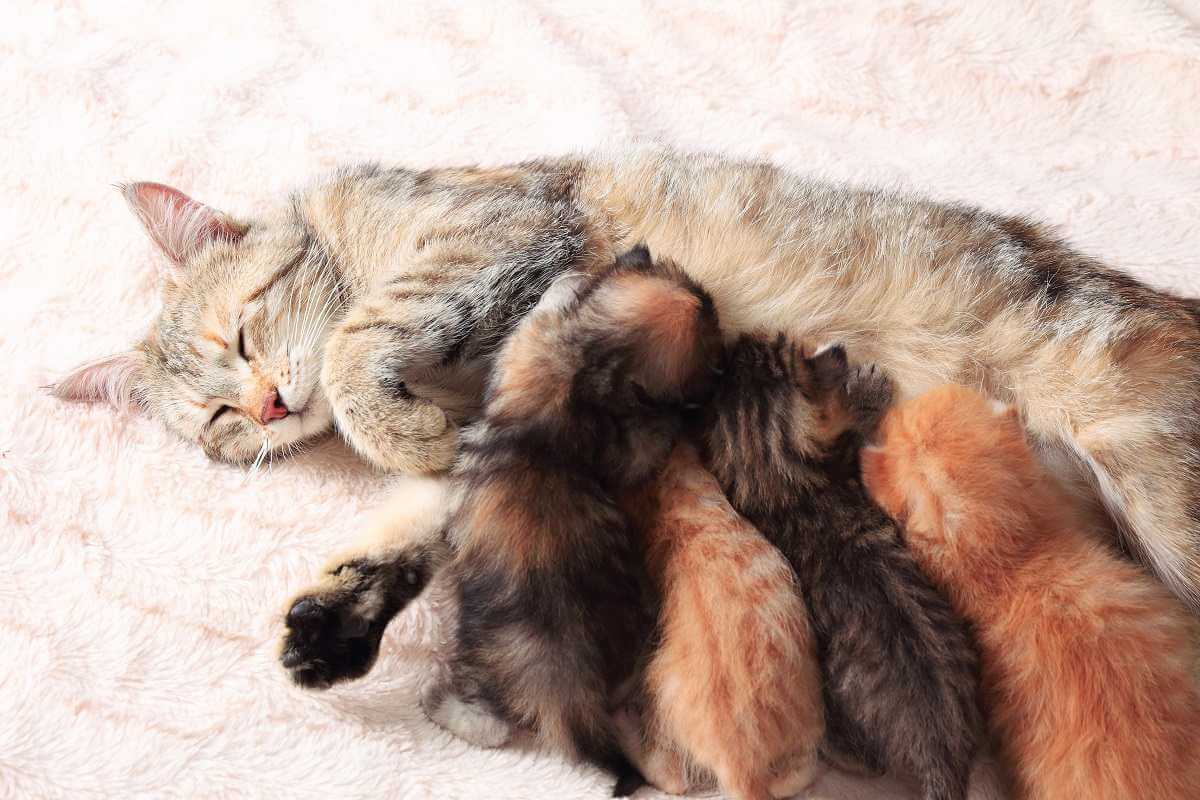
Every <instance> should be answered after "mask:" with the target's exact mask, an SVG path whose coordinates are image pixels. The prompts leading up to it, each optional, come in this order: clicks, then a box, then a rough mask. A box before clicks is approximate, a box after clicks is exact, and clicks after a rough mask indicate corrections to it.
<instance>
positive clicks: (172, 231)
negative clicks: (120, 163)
mask: <svg viewBox="0 0 1200 800" xmlns="http://www.w3.org/2000/svg"><path fill="white" fill-rule="evenodd" d="M121 193H122V194H124V195H125V200H126V201H128V203H129V207H130V208H131V209H133V213H134V214H135V215H136V216H137V218H138V220H139V221H140V222H141V223H142V226H143V227H144V228H145V229H146V233H148V234H149V235H150V238H151V239H153V240H154V243H155V244H157V245H158V247H159V249H160V250H162V251H163V253H165V254H166V256H167V258H169V259H171V261H172V262H173V263H175V264H176V265H182V264H184V263H185V262H186V261H187V259H188V258H189V257H190V256H191V255H192V254H194V253H196V252H197V251H199V250H200V249H202V248H203V247H204V246H205V245H207V244H208V243H209V242H212V241H215V240H222V241H226V242H236V241H237V240H238V239H240V238H242V236H243V235H244V234H245V233H246V226H245V225H243V224H241V223H239V222H235V221H234V220H232V219H230V218H229V216H227V215H226V214H223V213H221V212H220V211H217V210H216V209H215V208H210V207H209V206H206V205H204V203H201V202H199V201H197V200H193V199H192V198H190V197H188V196H187V195H186V194H184V193H183V192H181V191H179V190H178V189H175V188H173V187H171V186H166V185H164V184H161V183H146V182H139V183H130V184H125V185H124V186H122V187H121Z"/></svg>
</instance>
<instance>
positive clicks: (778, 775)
mask: <svg viewBox="0 0 1200 800" xmlns="http://www.w3.org/2000/svg"><path fill="white" fill-rule="evenodd" d="M771 772H772V773H773V775H774V778H773V780H772V781H771V787H770V788H771V796H772V797H776V798H783V797H794V796H796V795H798V794H800V793H801V792H803V791H804V790H805V789H807V788H808V787H809V786H812V785H813V782H814V781H816V779H817V776H818V775H819V774H820V772H821V764H820V758H819V757H818V756H817V754H816V753H814V752H805V753H794V754H792V755H790V756H785V757H783V758H781V759H779V761H777V762H776V763H775V764H773V765H772V768H771Z"/></svg>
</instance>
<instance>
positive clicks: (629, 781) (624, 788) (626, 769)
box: [612, 756, 646, 797]
mask: <svg viewBox="0 0 1200 800" xmlns="http://www.w3.org/2000/svg"><path fill="white" fill-rule="evenodd" d="M620 760H621V761H623V762H624V764H623V765H622V766H617V767H615V768H614V770H613V771H614V772H616V774H617V782H616V783H615V784H613V790H612V796H613V797H629V795H631V794H633V793H634V792H636V791H637V790H638V789H640V788H642V787H643V786H645V785H646V779H645V778H643V777H642V773H640V772H638V768H637V767H635V766H634V765H633V764H632V763H630V761H629V759H627V758H625V757H624V756H621V759H620Z"/></svg>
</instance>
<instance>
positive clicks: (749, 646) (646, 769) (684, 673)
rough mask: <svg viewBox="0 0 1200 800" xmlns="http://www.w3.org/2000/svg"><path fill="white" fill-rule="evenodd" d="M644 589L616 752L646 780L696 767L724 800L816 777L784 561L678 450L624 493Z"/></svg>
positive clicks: (671, 786)
mask: <svg viewBox="0 0 1200 800" xmlns="http://www.w3.org/2000/svg"><path fill="white" fill-rule="evenodd" d="M627 507H629V508H630V516H631V518H632V519H634V520H636V522H637V524H638V525H639V526H640V527H641V528H642V530H643V532H644V536H645V537H646V548H647V555H646V558H647V564H648V567H649V572H650V575H651V577H652V579H653V580H654V582H655V585H656V586H657V588H658V590H659V592H660V595H661V598H662V607H661V610H660V612H659V621H658V638H657V645H656V647H655V649H654V652H653V654H652V655H651V657H650V660H649V663H648V665H647V667H646V671H645V677H644V688H643V692H644V697H643V698H642V700H641V703H640V706H641V707H640V708H639V709H638V710H639V712H640V717H641V718H640V720H639V719H636V718H628V719H626V721H625V724H626V726H627V727H626V728H625V730H624V731H623V732H624V734H625V739H626V742H627V745H626V747H627V751H628V752H629V753H630V756H631V758H632V759H633V761H634V763H635V764H637V765H638V767H639V768H640V769H641V771H642V774H643V775H645V776H646V779H647V780H649V781H650V782H651V783H652V784H654V785H655V786H658V787H659V788H661V789H665V790H668V791H671V792H673V793H676V794H682V793H684V792H685V791H687V790H688V789H689V788H690V787H691V786H693V785H695V784H696V783H697V782H699V781H701V780H703V779H704V778H705V777H706V776H707V775H710V774H711V775H715V776H716V778H717V781H718V782H719V783H720V785H721V787H722V788H723V789H724V790H725V791H726V792H728V793H729V794H730V795H732V796H733V797H734V798H737V800H770V798H772V797H791V796H793V795H795V794H797V793H799V792H801V791H802V790H804V789H805V788H807V787H808V786H809V785H810V784H811V783H812V782H813V780H814V779H815V778H816V776H817V773H818V768H817V749H818V746H819V744H820V742H821V740H822V738H823V737H824V733H825V719H824V710H823V708H822V701H821V675H820V670H819V668H818V666H817V660H816V648H815V642H814V639H813V634H812V630H811V626H810V624H809V620H808V610H807V609H806V608H805V607H804V602H803V600H802V599H801V597H800V589H799V587H798V586H797V585H796V578H795V575H794V574H793V572H792V568H791V566H790V565H789V564H788V562H787V561H786V560H785V559H784V558H783V556H782V555H780V553H779V551H778V550H777V549H776V548H775V547H773V546H772V545H771V544H770V543H769V542H768V541H767V540H766V539H764V538H763V536H762V534H760V533H759V532H758V531H756V530H755V529H754V526H752V525H751V524H750V523H749V522H747V521H746V520H745V519H744V518H742V517H741V516H740V515H738V514H737V512H735V511H734V510H733V508H731V507H730V505H729V503H728V501H726V499H725V495H724V494H723V493H722V492H721V487H720V486H719V485H717V482H716V479H715V478H713V476H712V475H711V474H710V473H709V472H708V471H707V470H705V469H704V467H703V466H702V465H701V463H700V460H699V458H698V456H697V454H696V452H695V450H694V449H693V448H692V447H691V446H689V445H680V446H679V447H678V448H676V450H675V452H674V453H673V454H672V456H671V460H670V461H669V462H668V463H667V466H666V467H665V468H664V470H663V471H662V472H661V473H660V474H659V476H658V477H657V478H655V480H654V481H653V482H652V483H651V484H650V486H649V487H647V488H646V489H644V490H642V491H641V492H640V493H639V494H638V495H637V496H636V497H634V498H632V499H631V500H630V501H628V505H627Z"/></svg>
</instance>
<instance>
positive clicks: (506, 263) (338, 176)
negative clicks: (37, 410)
mask: <svg viewBox="0 0 1200 800" xmlns="http://www.w3.org/2000/svg"><path fill="white" fill-rule="evenodd" d="M125 194H126V197H127V199H128V200H129V202H130V203H131V205H132V207H133V208H134V210H135V212H136V213H137V215H138V217H139V218H140V219H141V220H142V222H143V223H144V225H145V226H146V228H147V230H148V231H149V233H150V234H151V236H152V237H153V238H154V240H155V241H156V242H157V243H158V244H159V245H160V247H161V248H162V250H163V251H164V252H165V253H166V254H167V257H168V258H169V260H170V261H171V263H172V267H171V269H170V270H169V273H168V275H167V277H166V280H165V283H164V289H163V311H162V316H161V318H160V319H159V321H158V322H157V323H156V324H155V326H154V327H153V329H152V330H151V331H150V332H149V333H148V334H147V336H146V337H145V338H144V339H143V340H142V341H140V342H139V343H138V344H137V345H136V346H135V347H133V348H132V349H131V350H130V351H128V352H125V353H121V354H118V355H115V356H112V357H109V358H105V359H101V360H99V361H96V362H92V363H90V364H88V365H85V366H84V367H81V368H80V369H78V370H76V371H75V372H73V373H72V374H70V375H67V376H66V377H65V378H63V379H62V380H61V381H60V382H59V383H58V384H57V385H56V386H55V387H54V391H55V393H56V394H57V395H58V396H60V397H64V398H72V399H81V400H107V401H110V402H113V403H117V404H126V403H133V404H134V405H135V406H137V407H139V408H143V409H145V410H146V411H148V412H149V413H151V414H152V415H154V416H155V417H157V418H159V419H161V420H163V421H164V422H165V423H166V424H167V425H168V427H170V428H171V429H172V430H174V431H176V432H177V433H179V434H180V435H181V436H182V437H183V438H185V439H186V440H188V441H191V442H196V443H198V444H200V445H201V446H202V447H204V449H205V451H206V452H207V453H209V454H210V455H212V456H214V457H218V458H223V459H227V460H232V461H248V460H250V459H252V458H254V457H255V456H256V455H257V454H260V453H261V454H262V455H263V456H268V455H273V454H276V453H282V452H285V451H286V450H287V449H289V448H291V447H293V446H294V445H295V444H296V443H297V442H300V441H303V440H306V439H308V438H311V437H313V436H316V435H319V434H321V433H323V432H325V431H327V430H329V429H330V428H331V427H333V426H336V428H337V430H338V431H339V432H340V433H341V434H342V435H343V436H344V437H345V438H346V440H347V441H348V442H349V443H350V444H351V445H352V446H353V447H354V448H355V450H357V451H358V452H359V453H361V454H362V455H363V456H364V457H365V458H367V459H369V460H370V461H372V462H373V463H375V464H377V465H379V466H380V467H382V468H385V469H392V470H404V471H410V472H412V471H434V470H441V469H445V468H446V467H448V466H449V464H450V463H451V461H452V460H453V458H454V453H455V444H456V441H457V432H456V431H457V426H458V425H459V424H461V423H462V422H464V421H465V420H469V419H470V418H472V417H473V416H474V415H475V414H476V413H477V407H478V404H479V400H480V392H481V386H482V383H481V381H482V377H483V375H484V374H485V370H486V366H487V362H488V361H489V360H490V358H491V357H492V355H493V354H494V353H495V350H496V348H497V347H498V346H499V343H500V342H501V341H502V339H503V337H504V336H505V335H506V334H507V333H508V332H509V331H511V330H512V328H513V326H514V325H515V324H516V322H517V320H518V319H519V318H520V317H521V316H522V315H523V314H524V313H525V312H526V311H528V309H530V308H531V307H532V306H533V305H534V304H535V303H536V301H537V298H538V297H539V295H540V294H541V292H542V291H544V290H545V288H546V287H547V286H548V285H549V284H550V282H551V281H552V280H553V279H554V278H555V277H556V276H558V275H561V274H563V273H565V272H569V271H573V270H574V271H580V272H585V273H589V274H594V273H597V272H599V271H600V270H602V269H604V268H605V267H607V265H609V264H610V263H611V262H612V259H613V257H614V255H615V254H616V253H618V252H621V251H623V250H625V249H626V248H628V247H629V246H630V244H631V243H633V242H637V241H644V242H646V243H647V244H648V245H649V247H650V249H651V250H652V252H654V253H655V254H656V255H659V256H665V257H669V258H673V259H675V260H677V261H679V262H680V263H682V264H684V265H686V266H687V269H688V270H689V274H690V275H691V277H692V278H693V279H695V280H696V281H698V282H699V283H700V284H702V285H703V286H704V287H705V288H706V289H707V290H708V291H709V292H710V293H711V294H712V296H713V299H714V301H715V303H716V306H717V309H718V311H719V312H720V313H721V318H722V320H723V324H724V325H725V327H726V329H727V330H729V331H731V332H735V333H736V332H739V331H748V330H757V329H761V330H786V331H787V332H788V333H789V334H791V335H792V336H794V337H796V338H797V339H811V338H816V337H822V338H823V339H824V340H826V341H841V342H843V343H845V344H846V345H847V346H848V347H851V348H852V349H853V350H854V352H856V353H858V354H859V355H860V357H861V358H862V359H864V360H870V361H873V362H876V363H878V364H879V365H880V366H881V367H882V368H883V369H885V370H887V371H888V372H889V373H890V374H892V375H894V376H895V378H896V380H897V382H898V386H899V389H900V391H901V393H902V394H904V395H909V396H911V395H913V394H916V393H919V392H921V391H924V390H925V389H928V388H931V387H933V386H936V385H939V384H942V383H946V382H960V383H969V384H974V385H980V386H986V387H988V388H989V390H990V391H992V392H993V393H996V394H998V395H1000V396H1002V397H1003V398H1004V399H1005V400H1008V401H1011V402H1013V403H1016V404H1017V405H1018V406H1019V407H1020V410H1021V412H1022V415H1023V419H1024V420H1025V423H1026V425H1027V426H1028V428H1029V429H1030V431H1031V432H1032V433H1033V434H1034V435H1035V436H1037V437H1038V439H1039V441H1041V442H1043V443H1044V444H1045V447H1046V448H1047V452H1053V453H1054V454H1055V457H1056V458H1058V459H1059V460H1061V461H1063V463H1066V464H1070V465H1072V468H1074V469H1078V470H1080V471H1081V472H1083V473H1086V475H1087V477H1088V478H1089V479H1090V481H1091V485H1094V486H1096V487H1098V490H1097V491H1098V494H1099V495H1100V497H1101V499H1102V500H1103V501H1104V503H1105V505H1106V506H1107V507H1108V509H1109V512H1110V513H1111V514H1112V515H1113V517H1114V519H1115V521H1116V523H1117V525H1118V527H1119V529H1120V531H1121V532H1122V533H1123V534H1124V537H1125V543H1126V544H1127V545H1128V546H1129V548H1130V549H1131V550H1132V551H1133V552H1134V553H1135V554H1136V555H1137V556H1138V557H1140V558H1141V559H1142V560H1144V561H1145V562H1146V563H1148V564H1149V565H1150V566H1151V567H1153V569H1154V570H1155V571H1156V572H1157V573H1158V575H1159V576H1160V577H1161V578H1162V579H1163V580H1164V581H1165V582H1166V583H1167V584H1168V585H1169V586H1170V587H1171V588H1172V590H1173V591H1174V592H1175V593H1176V594H1178V595H1179V596H1180V597H1182V598H1183V599H1184V600H1185V601H1187V602H1188V603H1190V604H1191V605H1192V607H1193V608H1194V609H1200V515H1198V514H1196V513H1195V509H1196V508H1197V507H1200V469H1198V468H1197V467H1198V465H1200V325H1198V324H1197V313H1196V307H1195V304H1194V303H1192V302H1189V301H1184V300H1180V299H1178V298H1175V297H1172V296H1171V295H1169V294H1166V293H1164V292H1159V291H1155V290H1153V289H1150V288H1148V287H1146V286H1144V285H1142V284H1141V283H1138V282H1137V281H1134V280H1132V279H1131V278H1129V277H1127V276H1125V275H1123V274H1121V273H1119V272H1115V271H1113V270H1111V269H1109V268H1107V267H1105V266H1104V265H1102V264H1100V263H1098V262H1097V261H1095V260H1093V259H1090V258H1087V257H1086V256H1083V255H1080V254H1079V253H1077V252H1075V251H1073V250H1071V249H1070V248H1068V247H1067V246H1066V245H1064V244H1063V243H1062V242H1060V241H1059V240H1057V239H1056V238H1055V237H1054V236H1052V235H1051V234H1050V233H1048V232H1047V231H1046V230H1044V229H1042V228H1040V227H1038V226H1035V225H1033V224H1030V223H1028V222H1026V221H1024V220H1021V219H1017V218H1012V217H1004V216H997V215H994V214H989V213H986V212H983V211H979V210H976V209H972V208H967V207H963V206H946V205H940V204H936V203H932V202H928V201H924V200H919V199H911V198H906V197H900V196H895V195H890V194H887V193H884V192H880V191H859V190H854V189H849V188H846V187H839V186H830V185H826V184H823V183H820V182H817V181H813V180H808V179H804V178H801V177H799V176H796V175H794V174H792V173H789V172H787V171H785V170H781V169H777V168H775V167H772V166H770V165H767V164H763V163H757V162H744V161H735V160H729V159H723V158H720V157H718V156H711V155H697V154H691V153H676V152H672V151H669V150H663V149H655V148H638V149H632V150H625V151H622V152H619V153H615V154H605V153H601V154H594V155H590V156H584V157H569V158H560V159H546V160H542V161H534V162H527V163H523V164H516V165H511V166H505V167H496V168H489V169H477V168H465V169H463V168H441V169H431V170H417V169H404V168H390V169H388V168H382V167H379V166H375V165H366V166H361V167H357V168H353V169H346V170H342V171H339V172H337V173H335V174H333V175H332V176H329V177H327V178H325V179H322V180H320V181H317V182H316V183H314V184H312V185H311V186H309V187H307V188H304V189H302V190H300V191H297V192H295V193H293V194H290V195H287V196H284V197H281V198H280V199H279V202H277V203H274V204H271V205H270V206H269V207H264V208H261V209H256V210H255V213H254V214H252V215H250V216H248V217H245V218H236V219H235V218H233V217H230V216H228V215H226V214H223V213H221V212H218V211H215V210H213V209H211V208H209V207H208V206H205V205H203V204H202V203H198V202H196V201H194V200H192V199H191V198H189V197H187V196H186V195H184V194H182V193H181V192H179V191H177V190H174V189H171V188H168V187H165V186H161V185H159V184H152V183H136V184H132V185H130V186H128V187H126V190H125ZM239 345H240V346H239ZM1062 456H1065V458H1062Z"/></svg>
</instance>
